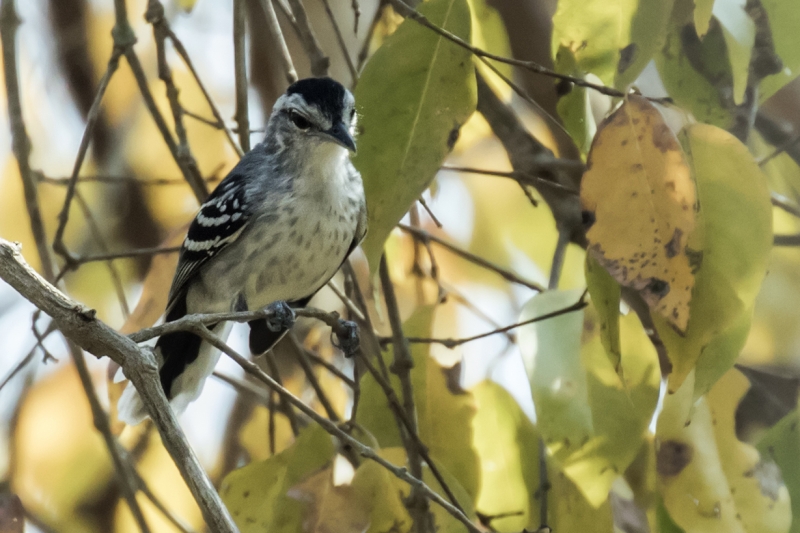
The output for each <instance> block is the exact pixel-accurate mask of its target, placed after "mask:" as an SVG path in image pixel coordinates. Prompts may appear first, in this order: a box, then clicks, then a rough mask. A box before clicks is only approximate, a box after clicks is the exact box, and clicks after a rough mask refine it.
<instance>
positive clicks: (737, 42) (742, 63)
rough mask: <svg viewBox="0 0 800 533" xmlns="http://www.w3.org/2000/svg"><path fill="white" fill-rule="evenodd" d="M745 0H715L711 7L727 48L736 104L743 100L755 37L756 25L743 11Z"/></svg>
mask: <svg viewBox="0 0 800 533" xmlns="http://www.w3.org/2000/svg"><path fill="white" fill-rule="evenodd" d="M746 1H747V0H716V1H715V2H714V8H713V12H714V17H715V18H716V19H717V20H718V21H719V23H720V26H721V27H722V35H723V37H724V39H725V46H726V48H727V50H728V62H729V63H730V66H731V73H732V75H733V102H734V103H735V104H736V105H739V104H741V103H742V102H743V101H744V91H745V89H746V88H747V77H748V76H749V74H750V56H751V55H752V52H753V44H754V43H755V39H756V25H755V23H754V22H753V20H752V19H751V18H750V16H749V15H748V13H747V12H746V11H745V4H746Z"/></svg>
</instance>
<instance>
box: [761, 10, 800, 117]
mask: <svg viewBox="0 0 800 533" xmlns="http://www.w3.org/2000/svg"><path fill="white" fill-rule="evenodd" d="M761 5H762V6H764V9H765V10H766V11H767V17H768V19H769V27H770V30H772V41H773V43H774V45H775V53H776V54H778V57H780V58H781V61H782V62H783V71H782V72H780V73H778V74H774V75H772V76H768V77H766V78H764V80H763V81H762V82H761V84H760V86H759V89H760V90H759V97H760V100H761V101H762V102H763V101H764V100H766V99H767V98H769V97H770V96H772V95H773V94H775V93H776V92H778V90H779V89H780V88H781V87H783V86H784V85H786V84H787V83H789V82H790V81H792V80H793V79H795V78H796V77H797V76H798V74H800V46H797V28H800V4H799V3H798V2H787V1H786V0H761Z"/></svg>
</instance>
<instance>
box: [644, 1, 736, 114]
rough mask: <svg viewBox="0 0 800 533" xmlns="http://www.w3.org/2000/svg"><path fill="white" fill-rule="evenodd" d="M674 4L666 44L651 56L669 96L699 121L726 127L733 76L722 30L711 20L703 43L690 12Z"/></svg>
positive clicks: (731, 102) (731, 103) (730, 106)
mask: <svg viewBox="0 0 800 533" xmlns="http://www.w3.org/2000/svg"><path fill="white" fill-rule="evenodd" d="M681 6H682V4H681V3H679V4H678V5H676V8H675V13H674V14H673V17H672V21H671V22H670V26H669V30H668V32H667V37H666V41H665V43H664V46H663V48H662V49H661V51H660V53H657V54H656V55H655V57H654V59H655V63H656V66H657V67H658V71H659V74H660V75H661V80H662V81H663V83H664V87H665V88H666V90H667V93H668V94H669V96H670V97H671V98H672V99H674V100H675V102H676V103H677V104H678V105H679V106H680V107H681V108H682V109H684V110H687V111H689V112H691V113H692V114H693V115H694V116H695V118H696V119H697V120H698V121H700V122H706V123H709V124H714V125H716V126H720V127H722V128H727V127H729V126H730V125H731V123H732V116H731V109H732V107H733V88H732V84H733V75H732V73H731V67H730V63H729V62H728V58H727V49H726V46H725V38H724V36H723V32H722V29H721V27H720V25H719V24H718V23H716V21H713V22H712V24H711V26H710V29H709V31H708V33H706V34H705V36H704V37H703V39H702V40H700V38H699V37H698V36H697V33H696V32H695V28H694V23H693V22H692V12H691V11H687V10H685V6H683V7H684V9H681Z"/></svg>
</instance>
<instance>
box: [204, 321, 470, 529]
mask: <svg viewBox="0 0 800 533" xmlns="http://www.w3.org/2000/svg"><path fill="white" fill-rule="evenodd" d="M191 331H192V332H193V333H195V334H197V335H199V336H201V337H203V339H204V340H206V341H208V342H209V343H210V344H211V345H212V346H214V347H216V348H217V349H219V350H220V351H222V352H223V353H225V354H226V355H228V357H230V358H231V359H233V360H234V361H236V363H238V364H239V366H241V367H242V368H243V369H244V370H245V372H247V373H248V374H250V375H252V376H253V377H255V378H256V379H258V380H259V381H261V382H262V383H264V384H265V385H267V386H268V387H270V388H271V389H272V390H274V391H275V392H276V393H278V395H280V396H281V397H282V398H285V399H286V400H287V401H288V402H290V403H291V404H292V405H294V406H295V407H296V408H297V409H298V410H299V411H300V412H302V413H303V414H305V415H306V416H308V417H309V418H310V419H312V420H313V421H314V422H316V423H317V424H319V425H320V426H321V427H322V429H324V430H325V431H327V432H328V433H330V434H331V435H333V436H334V437H336V438H338V439H339V440H341V441H343V442H344V443H345V444H347V445H349V446H351V447H352V448H353V449H354V450H355V452H356V453H358V454H360V455H361V456H362V457H366V458H367V459H371V460H372V461H375V462H376V463H378V464H379V465H381V466H382V467H384V468H386V469H387V470H388V471H389V472H391V473H392V474H393V475H394V476H396V477H397V478H398V479H401V480H403V481H405V482H406V483H408V484H409V485H410V486H411V487H412V488H413V487H416V488H418V489H419V490H420V492H421V493H422V494H424V495H425V497H426V498H429V499H430V500H431V501H433V502H435V503H436V504H437V505H439V506H441V507H442V508H443V509H444V510H445V511H447V512H448V513H449V514H450V515H451V516H453V517H454V518H455V519H456V520H458V521H459V522H461V523H462V524H464V526H466V528H467V530H468V531H469V532H470V533H482V532H481V530H480V529H479V528H478V527H477V526H475V524H473V523H472V522H471V521H470V519H469V518H468V517H467V516H466V515H465V514H464V513H462V512H461V511H459V510H458V508H456V507H455V506H453V505H452V504H450V503H449V502H448V501H447V500H445V499H444V498H442V497H441V496H440V495H439V494H437V493H436V492H435V491H433V490H432V489H431V488H430V487H429V486H428V485H427V484H426V483H425V482H424V481H422V480H421V479H419V478H418V477H415V476H412V475H411V474H409V472H408V470H407V469H406V468H404V467H402V466H395V465H393V464H392V463H390V462H389V461H387V460H386V459H384V458H383V457H381V456H380V455H379V454H378V453H377V452H376V451H375V450H374V449H372V448H371V447H369V446H367V445H366V444H363V443H362V442H361V441H359V440H357V439H355V438H353V437H352V436H350V435H348V434H347V433H346V432H345V431H343V430H342V429H340V428H339V427H338V426H337V425H336V423H334V422H332V421H331V420H328V419H327V418H325V417H324V416H321V415H319V414H318V413H317V412H316V411H314V410H313V409H312V408H311V407H309V406H307V405H306V404H305V403H303V401H302V400H300V399H299V398H298V397H296V396H295V395H294V394H292V393H291V392H289V391H288V390H286V389H285V388H284V387H282V386H281V385H279V384H278V383H277V382H276V381H275V380H274V379H272V378H271V377H270V376H269V375H268V374H266V373H265V372H264V371H263V370H261V369H260V368H259V367H258V365H256V364H255V363H253V362H252V361H249V360H247V359H246V358H244V357H243V356H241V355H240V354H239V353H237V352H236V351H235V350H234V349H232V348H231V347H230V346H228V345H227V344H225V343H224V342H223V341H222V340H221V339H220V338H219V337H218V336H217V335H215V334H214V333H213V332H212V331H211V330H209V329H208V328H207V327H206V326H204V325H199V326H195V327H194V328H193V329H192V330H191Z"/></svg>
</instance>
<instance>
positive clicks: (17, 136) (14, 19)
mask: <svg viewBox="0 0 800 533" xmlns="http://www.w3.org/2000/svg"><path fill="white" fill-rule="evenodd" d="M19 24H20V20H19V17H18V16H17V12H16V9H15V8H14V0H2V4H0V41H2V46H3V72H4V74H5V80H6V95H7V101H8V120H9V125H10V127H11V148H12V151H13V152H14V157H15V158H16V160H17V166H18V167H19V175H20V177H21V178H22V187H23V190H24V192H25V206H26V207H27V209H28V217H29V219H30V225H31V231H32V232H33V239H34V241H35V242H36V250H37V252H38V253H39V262H40V263H41V265H42V272H43V273H44V276H45V278H46V279H49V280H53V279H54V272H53V260H52V258H51V257H50V248H49V246H48V245H47V234H46V233H45V230H44V222H42V213H41V211H40V209H39V193H38V190H37V189H36V180H35V179H34V176H33V172H32V171H31V165H30V152H31V141H30V139H29V138H28V132H27V130H26V129H25V121H24V120H23V118H22V99H21V97H20V92H19V75H18V72H17V28H18V27H19Z"/></svg>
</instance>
